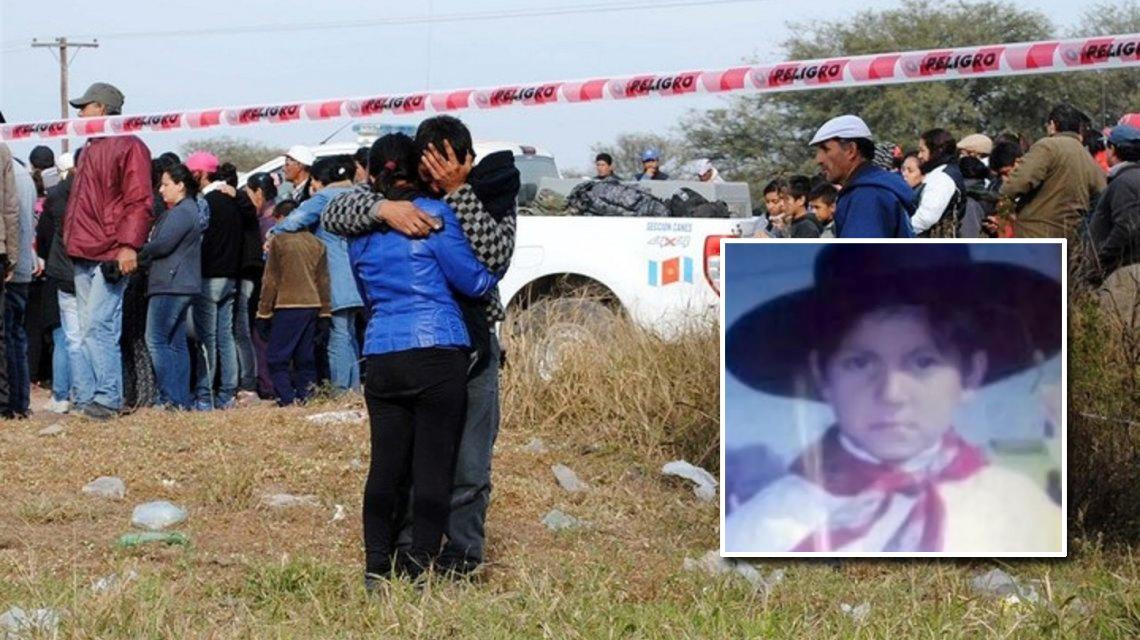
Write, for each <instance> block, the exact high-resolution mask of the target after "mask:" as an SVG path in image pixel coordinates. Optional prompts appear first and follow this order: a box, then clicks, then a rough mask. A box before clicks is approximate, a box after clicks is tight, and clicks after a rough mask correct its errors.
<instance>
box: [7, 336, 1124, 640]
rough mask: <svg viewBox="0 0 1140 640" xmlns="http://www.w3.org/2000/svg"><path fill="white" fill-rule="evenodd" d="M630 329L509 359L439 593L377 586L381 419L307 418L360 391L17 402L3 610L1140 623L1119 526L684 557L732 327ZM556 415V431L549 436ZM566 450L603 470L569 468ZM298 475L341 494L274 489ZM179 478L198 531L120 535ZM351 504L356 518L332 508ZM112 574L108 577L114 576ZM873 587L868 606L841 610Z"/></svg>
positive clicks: (390, 621) (129, 616)
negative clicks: (862, 548) (560, 353)
mask: <svg viewBox="0 0 1140 640" xmlns="http://www.w3.org/2000/svg"><path fill="white" fill-rule="evenodd" d="M619 333H620V334H621V335H612V336H607V340H606V341H605V345H606V346H605V348H604V349H581V350H577V351H575V352H574V353H572V354H571V355H570V356H569V357H568V358H567V359H566V361H565V362H564V364H563V368H562V370H561V371H560V374H559V377H558V378H557V379H556V380H555V381H554V382H552V383H549V384H548V383H543V382H542V381H541V380H539V379H538V377H537V376H536V374H535V372H534V371H533V370H532V368H530V367H528V366H523V365H522V364H521V360H520V362H518V363H516V364H515V365H514V366H511V367H510V368H509V369H508V370H507V371H506V372H505V374H504V379H503V383H504V392H503V395H504V420H503V427H502V431H501V434H500V437H499V440H498V444H497V448H496V454H495V459H494V468H495V482H496V485H495V492H494V498H493V503H492V507H491V511H490V516H489V524H488V537H489V556H490V557H489V560H490V564H489V566H488V568H487V571H486V572H485V574H484V575H483V576H482V579H481V580H480V581H478V582H474V583H451V582H445V581H436V582H432V583H429V584H428V586H427V587H426V588H425V589H423V590H422V591H421V590H417V589H415V588H413V587H412V586H410V585H408V584H403V583H395V584H394V585H393V586H392V588H391V589H389V590H388V591H387V592H384V593H382V594H380V595H379V596H375V597H368V596H366V595H365V593H364V591H363V589H362V587H361V570H362V566H361V563H362V553H361V550H360V526H361V525H360V516H359V512H360V501H361V487H362V484H363V480H364V466H363V465H364V464H365V463H366V462H367V459H368V451H367V439H366V426H365V425H364V424H363V423H346V424H337V425H331V426H318V425H314V424H312V423H310V422H308V421H306V420H305V416H306V415H310V414H313V413H317V412H322V411H329V410H336V409H340V408H350V407H354V406H359V401H357V403H356V404H354V401H353V399H351V398H348V399H341V400H338V401H328V402H326V403H324V404H321V405H319V406H310V407H306V408H294V409H277V408H273V407H264V406H258V407H249V408H243V409H238V410H233V411H228V412H224V413H213V414H185V415H170V414H165V413H160V412H156V411H150V410H147V411H142V412H139V413H137V414H134V415H131V416H128V417H125V418H122V419H120V420H117V421H115V422H111V423H94V422H88V421H85V420H82V419H79V418H68V419H65V420H63V421H62V424H63V427H64V433H63V434H62V435H58V436H51V437H48V436H39V435H37V432H38V431H39V430H40V429H42V428H43V427H45V426H47V425H49V424H51V423H52V422H53V420H51V419H49V418H47V417H46V416H42V415H40V416H37V417H36V418H34V419H33V420H32V421H29V422H7V423H4V424H3V425H0V613H2V612H3V611H5V610H7V609H8V608H9V607H11V606H20V607H22V608H24V609H27V610H31V609H36V608H41V607H49V608H52V609H54V610H56V611H58V612H59V613H60V622H59V626H58V630H57V633H58V636H59V637H67V638H351V637H397V638H402V637H409V638H412V637H422V638H445V637H461V638H591V639H592V638H619V637H620V638H939V639H941V638H979V637H987V638H988V637H1001V638H1041V637H1056V638H1135V637H1140V567H1138V563H1137V559H1136V558H1135V557H1133V556H1132V555H1131V553H1129V552H1128V551H1127V550H1126V548H1125V547H1122V546H1120V545H1118V544H1113V545H1112V546H1107V545H1106V544H1105V543H1102V542H1100V541H1099V540H1084V539H1079V538H1078V539H1076V540H1074V541H1073V542H1072V543H1071V544H1070V551H1071V557H1070V559H1068V560H1065V561H1055V562H1044V561H1041V562H989V561H978V562H951V561H945V562H922V563H919V562H845V563H842V564H840V565H838V566H832V565H829V564H825V563H811V562H766V563H758V565H757V566H758V568H759V569H760V570H761V571H762V572H764V573H768V572H770V571H772V570H774V569H777V568H783V569H784V570H785V577H784V579H783V580H782V581H781V582H779V583H777V584H775V585H773V586H772V587H771V588H770V589H761V590H757V589H755V588H753V586H752V585H751V584H750V583H749V582H747V581H746V580H745V579H743V578H742V577H740V576H738V575H735V574H727V575H720V576H713V575H708V574H705V573H703V572H700V571H691V570H684V569H683V568H682V564H683V562H684V560H685V558H687V557H691V558H698V557H700V556H703V555H704V554H705V553H706V552H707V551H709V550H710V549H715V548H716V547H717V544H718V536H717V526H718V516H717V508H716V506H715V504H708V503H703V502H700V501H698V500H697V499H696V498H695V496H694V495H693V492H692V491H691V489H690V487H689V486H688V485H687V484H686V483H685V482H683V481H679V480H676V479H672V478H666V477H663V476H662V475H661V474H660V473H659V470H660V467H661V465H662V464H663V463H664V462H667V461H669V460H672V459H675V458H678V457H684V458H686V459H688V460H691V461H694V462H700V463H702V464H705V465H706V466H709V467H710V468H712V469H713V470H714V471H715V467H714V465H715V460H716V457H717V455H716V440H717V421H716V415H717V411H716V408H717V402H718V400H717V378H716V371H717V348H716V345H717V337H716V333H715V332H714V331H713V330H709V329H704V330H695V331H694V332H693V333H692V334H691V335H690V336H689V337H687V338H685V339H682V340H679V341H676V342H672V343H668V344H666V343H662V342H660V341H658V340H655V339H653V338H650V337H647V336H644V335H640V334H638V333H637V332H635V331H633V330H631V329H628V328H624V329H621V330H620V331H619ZM515 353H516V354H517V353H519V350H518V349H516V350H515ZM535 437H538V438H541V439H542V440H543V441H544V443H545V446H546V448H547V451H545V452H542V453H535V452H533V451H532V449H531V448H529V447H527V445H528V443H529V442H530V441H531V439H532V438H535ZM556 463H564V464H567V465H569V466H570V467H572V468H573V469H574V470H575V471H576V472H577V473H578V475H579V476H580V477H581V478H582V479H583V480H585V481H586V482H587V483H588V484H589V485H590V489H589V490H588V491H586V492H584V493H581V494H570V493H567V492H565V491H563V490H562V489H561V488H559V486H558V485H557V483H556V482H555V480H554V477H553V475H552V474H551V472H550V466H551V465H553V464H556ZM101 475H115V476H119V477H121V478H122V479H123V480H124V481H125V482H126V484H127V496H126V499H125V500H122V501H114V500H106V499H100V498H95V497H92V496H87V495H84V494H82V493H81V492H80V489H81V488H82V487H83V485H84V484H86V483H87V482H89V481H91V480H92V479H94V478H96V477H98V476H101ZM277 492H289V493H294V494H312V495H314V496H316V498H317V500H318V501H319V505H320V506H299V507H293V508H288V509H270V508H266V507H263V506H261V505H260V500H261V496H262V495H264V494H267V493H277ZM157 499H167V500H171V501H173V502H175V503H177V504H179V505H181V506H183V507H185V508H186V509H187V510H188V511H189V514H190V516H189V519H188V520H187V521H186V522H185V523H184V524H183V525H180V526H179V527H177V530H179V531H182V532H184V533H185V534H186V535H187V536H189V538H190V540H191V545H190V546H189V547H187V548H183V547H141V548H136V549H131V550H123V549H118V548H116V546H115V545H114V542H115V540H116V538H117V537H118V536H119V535H120V534H122V533H124V532H127V531H129V530H130V529H131V527H130V523H129V522H130V516H131V510H132V508H133V506H134V505H136V504H138V503H141V502H145V501H149V500H157ZM336 505H342V506H343V507H344V509H345V513H346V514H347V517H345V518H344V519H341V520H334V519H333V514H334V512H335V510H336ZM554 508H558V509H561V510H563V511H565V512H567V513H569V514H571V515H573V516H576V517H578V518H582V519H584V520H586V521H588V525H586V526H583V527H582V528H579V529H574V530H567V531H561V532H557V533H555V532H552V531H550V530H548V529H547V528H546V527H545V526H544V525H543V524H542V523H541V522H540V521H541V519H542V517H543V516H544V515H545V514H546V513H547V512H548V511H550V510H551V509H554ZM995 567H1000V568H1002V569H1004V570H1005V571H1007V572H1008V573H1010V574H1012V575H1014V576H1016V577H1017V578H1018V579H1019V580H1021V581H1022V582H1023V583H1024V584H1031V585H1032V586H1034V588H1035V589H1036V591H1037V592H1038V593H1039V594H1040V598H1039V600H1038V602H1037V603H1030V602H1026V601H1023V602H1020V603H1016V604H1014V603H1009V602H1006V601H1002V600H1000V599H995V598H992V597H988V596H985V595H983V594H980V593H978V592H976V591H974V590H973V589H972V588H971V586H970V580H971V579H972V578H973V577H975V576H977V575H978V574H981V573H983V572H985V571H988V570H990V569H992V568H995ZM112 574H114V575H116V576H118V577H119V578H118V580H116V581H114V584H113V585H112V586H111V587H110V588H107V589H103V590H98V591H97V590H94V589H93V588H92V584H93V582H94V581H96V580H99V579H101V578H105V577H107V576H111V575H112ZM862 603H867V604H868V605H869V606H870V612H869V614H868V615H867V616H866V618H865V619H863V620H862V621H857V620H855V619H853V618H852V617H851V616H849V615H847V614H845V613H844V612H843V611H842V610H841V605H842V604H849V605H859V604H862ZM48 636H50V634H45V635H44V637H48ZM2 637H3V632H2V631H0V638H2ZM30 637H38V636H35V635H33V636H30Z"/></svg>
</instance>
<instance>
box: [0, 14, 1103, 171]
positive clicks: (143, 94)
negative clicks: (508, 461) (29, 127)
mask: <svg viewBox="0 0 1140 640" xmlns="http://www.w3.org/2000/svg"><path fill="white" fill-rule="evenodd" d="M657 4H658V6H657V7H654V8H647V7H649V6H650V3H649V2H646V1H645V0H627V1H626V2H621V3H613V2H609V3H605V2H599V1H598V0H578V1H575V0H525V1H524V0H483V1H481V2H479V3H477V4H476V3H473V2H464V1H462V0H427V1H425V0H420V1H418V2H402V3H398V2H391V1H387V0H381V1H365V0H327V1H325V2H320V3H312V2H308V1H302V0H274V1H272V2H270V1H265V0H242V1H241V2H233V1H230V2H220V1H214V0H199V1H198V2H193V3H185V2H168V3H156V2H153V0H149V1H146V2H143V1H140V0H121V1H115V0H104V1H100V2H89V1H88V2H76V1H72V0H66V1H57V2H54V3H52V5H51V6H52V9H51V11H50V12H49V11H48V10H47V9H45V6H46V5H45V4H44V3H40V2H31V1H25V0H19V1H17V0H0V111H3V113H4V115H5V117H6V118H7V120H8V122H23V121H37V120H46V119H54V118H58V117H59V70H58V69H59V67H58V63H57V62H56V59H55V58H53V56H52V53H51V50H50V49H33V48H31V47H30V46H29V45H30V43H31V40H32V38H39V39H40V40H41V41H43V40H49V41H50V40H51V39H53V38H55V37H57V36H67V37H69V38H71V39H81V38H87V39H90V38H98V40H99V42H100V47H99V48H97V49H83V50H81V51H80V52H79V53H78V55H77V56H76V57H75V59H74V61H73V63H72V67H71V77H70V82H71V92H70V93H71V94H72V97H75V96H78V95H80V94H81V93H82V91H83V89H84V88H86V87H87V85H89V84H90V83H92V82H96V81H106V82H110V83H112V84H114V85H116V86H118V87H119V88H120V89H121V90H122V91H123V93H124V94H125V95H126V102H125V105H124V110H123V111H124V113H125V114H130V113H150V112H162V111H168V110H179V109H194V108H207V107H221V106H234V105H247V104H266V103H276V102H289V101H295V100H313V99H320V98H337V97H355V96H368V95H377V94H390V93H402V92H409V91H421V90H424V89H461V88H470V87H485V86H497V85H503V84H512V83H529V82H536V81H548V80H569V79H578V78H587V77H608V76H615V75H628V74H635V73H640V72H670V71H684V70H693V69H715V68H724V67H728V66H732V65H736V64H740V63H741V62H744V61H751V60H755V61H757V62H775V61H779V60H781V59H782V56H780V54H779V51H780V43H781V42H783V41H784V40H786V39H787V38H788V37H789V35H790V34H791V31H790V27H789V26H788V24H789V22H805V21H810V20H813V19H817V18H818V17H820V16H826V17H828V18H829V19H831V18H834V19H843V18H845V17H848V16H853V15H854V14H855V13H857V12H858V11H860V10H862V9H884V8H889V7H892V6H895V5H896V4H897V3H896V2H894V1H893V0H889V1H888V0H864V1H863V2H859V3H852V2H848V1H846V0H815V1H814V2H812V3H811V4H810V5H803V4H795V3H782V2H779V0H744V1H732V0H714V1H713V2H709V0H692V1H691V2H685V1H684V0H681V1H680V2H678V1H677V0H659V2H658V3H657ZM1016 4H1017V5H1018V6H1019V7H1022V8H1026V9H1035V10H1039V11H1041V12H1043V13H1045V14H1046V15H1048V16H1050V17H1051V19H1052V20H1053V21H1054V23H1055V24H1056V25H1058V26H1060V27H1067V26H1068V25H1071V24H1074V23H1075V22H1076V21H1077V20H1078V18H1079V16H1080V13H1081V11H1082V9H1083V7H1085V6H1087V5H1088V2H1085V1H1078V2H1073V1H1072V0H1025V1H1021V2H1017V3H1016ZM602 6H605V7H611V8H613V7H620V6H633V7H635V9H633V10H627V11H606V12H600V11H599V10H598V9H597V8H598V7H602ZM555 10H559V11H561V10H565V12H564V13H560V14H557V15H518V14H519V12H528V11H529V12H535V11H539V12H541V11H555ZM473 13H477V14H480V15H481V18H480V19H479V20H477V21H474V20H457V19H454V18H449V16H457V15H469V14H473ZM512 14H514V15H512ZM409 19H413V20H414V19H418V21H413V22H409V21H408V20H409ZM916 19H918V17H916ZM398 20H404V22H402V23H396V22H393V21H398ZM384 21H388V22H387V23H384ZM314 24H315V25H322V26H321V28H312V29H299V28H297V27H299V26H302V25H314ZM353 24H357V25H363V26H349V25H353ZM219 29H227V30H238V31H237V32H224V33H203V31H209V30H215V31H216V30H219ZM170 31H179V32H182V33H181V34H180V35H175V34H170V33H169V32H170ZM187 32H189V33H187ZM976 44H986V43H976ZM725 100H726V98H724V97H712V96H703V97H692V98H688V97H686V98H670V99H668V100H634V101H626V102H621V103H618V102H613V101H604V102H597V103H582V104H575V105H556V106H548V107H541V108H529V109H527V108H517V107H516V108H507V109H502V110H497V111H495V112H473V111H469V112H463V113H460V114H458V115H459V116H460V117H461V118H463V119H464V121H466V122H467V123H468V125H469V127H470V128H471V130H472V132H473V135H474V136H475V137H476V138H477V139H498V140H511V141H515V142H520V143H522V144H530V145H534V146H538V147H540V148H543V149H546V150H548V151H550V152H551V153H553V154H554V155H555V157H556V159H557V160H558V162H559V164H560V166H561V167H563V168H564V169H565V168H576V169H579V170H586V169H587V168H588V167H591V166H592V164H593V157H592V155H591V153H590V147H591V145H593V144H595V143H598V142H611V141H613V140H614V139H615V138H616V137H617V136H618V135H619V134H621V133H633V132H666V133H667V132H670V131H673V130H675V128H676V127H677V126H678V123H679V121H680V119H681V118H682V117H683V116H684V115H685V114H686V113H688V112H689V111H690V110H694V109H695V110H706V109H709V108H715V107H717V106H721V105H722V104H724V102H725ZM346 122H347V121H346V120H338V121H330V122H322V123H301V124H290V125H258V126H254V127H244V128H242V129H229V130H223V129H214V130H211V131H210V132H206V133H203V132H193V133H168V134H143V136H142V137H143V139H144V141H146V142H147V144H148V145H150V147H151V149H152V152H154V153H155V155H157V154H158V153H161V152H163V151H167V150H174V151H177V150H178V148H179V146H180V145H181V144H183V143H184V142H186V141H188V140H190V139H194V138H201V137H205V136H212V135H219V134H226V135H232V136H235V137H239V138H246V139H252V140H258V141H261V142H265V143H269V144H273V145H277V146H281V147H287V146H289V145H291V144H294V143H303V144H316V143H318V142H320V141H321V140H323V139H324V138H326V137H328V136H329V135H330V134H333V133H334V132H335V131H336V130H337V129H338V128H340V127H342V126H343V125H344V124H345V123H346ZM376 122H385V123H392V124H409V123H410V124H415V123H416V121H414V120H412V121H409V120H407V119H403V120H401V119H398V118H393V119H389V120H378V121H376ZM332 139H333V140H334V141H352V140H354V139H355V135H354V134H353V133H352V132H351V131H350V130H349V129H345V130H343V131H341V133H339V134H337V135H336V136H335V137H334V138H332ZM35 144H37V143H35V142H32V143H26V142H19V143H12V144H10V146H11V147H12V150H13V153H14V154H16V155H17V156H18V157H21V158H26V157H27V155H28V153H29V152H30V151H31V148H32V147H33V146H34V145H35ZM53 147H54V148H56V149H58V144H53Z"/></svg>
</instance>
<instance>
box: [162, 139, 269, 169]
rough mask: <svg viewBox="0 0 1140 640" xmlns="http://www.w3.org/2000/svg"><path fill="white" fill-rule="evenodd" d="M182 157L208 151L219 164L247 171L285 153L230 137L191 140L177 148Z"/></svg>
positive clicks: (260, 144)
mask: <svg viewBox="0 0 1140 640" xmlns="http://www.w3.org/2000/svg"><path fill="white" fill-rule="evenodd" d="M179 151H180V152H181V153H182V157H183V158H185V157H186V156H188V155H190V154H191V153H193V152H195V151H209V152H210V153H212V154H214V155H215V156H217V157H218V160H219V161H221V162H232V163H233V164H234V166H235V167H237V170H238V171H249V170H251V169H253V168H255V167H257V166H258V165H260V164H262V163H263V162H265V161H267V160H270V159H272V158H275V157H277V156H279V155H282V154H283V153H285V150H284V149H281V148H279V147H274V146H271V145H267V144H264V143H262V142H256V141H253V140H243V139H240V138H233V137H230V136H217V137H213V138H203V139H201V140H191V141H189V142H186V143H184V144H183V145H182V146H181V147H179Z"/></svg>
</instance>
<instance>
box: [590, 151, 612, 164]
mask: <svg viewBox="0 0 1140 640" xmlns="http://www.w3.org/2000/svg"><path fill="white" fill-rule="evenodd" d="M594 162H604V163H606V164H608V165H610V166H613V163H614V157H613V156H611V155H610V154H608V153H599V154H598V155H596V156H594Z"/></svg>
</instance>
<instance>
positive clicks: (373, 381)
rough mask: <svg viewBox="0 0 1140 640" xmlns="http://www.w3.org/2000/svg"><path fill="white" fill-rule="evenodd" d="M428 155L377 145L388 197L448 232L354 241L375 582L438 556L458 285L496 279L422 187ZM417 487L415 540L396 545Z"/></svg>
mask: <svg viewBox="0 0 1140 640" xmlns="http://www.w3.org/2000/svg"><path fill="white" fill-rule="evenodd" d="M419 158H420V151H419V150H417V149H416V146H415V143H414V142H413V141H412V139H411V138H409V137H408V136H405V135H402V134H396V135H388V136H384V137H382V138H380V139H378V140H377V141H376V142H375V143H374V144H373V145H372V149H371V151H370V154H369V160H368V162H369V164H368V166H369V173H370V174H371V177H372V180H373V184H374V187H375V188H376V190H377V191H379V192H380V193H382V194H383V195H384V197H385V198H387V199H388V200H409V201H411V202H412V203H413V204H415V206H416V207H417V208H419V209H420V210H422V211H425V212H427V213H428V214H429V215H431V216H433V217H435V218H436V219H437V220H439V221H440V223H441V224H440V225H439V230H438V231H435V232H433V233H431V234H430V235H428V236H427V237H424V238H409V237H407V236H405V235H402V234H400V233H396V232H392V231H376V232H373V233H371V234H368V235H364V236H359V237H356V238H353V239H352V240H351V242H350V244H349V260H350V262H351V264H352V272H353V275H354V276H355V278H356V281H357V286H358V287H359V289H360V293H361V297H362V299H363V300H364V305H365V309H366V313H367V315H368V324H367V328H366V329H365V333H364V349H363V353H364V356H365V357H366V358H367V359H368V365H367V376H366V379H365V382H364V397H365V401H366V403H367V405H368V415H369V421H370V423H371V439H372V459H371V465H370V467H369V470H368V480H367V482H366V483H365V485H364V506H363V520H364V548H365V587H366V588H367V589H369V590H373V589H376V588H378V586H379V585H380V584H381V581H382V580H384V579H385V578H386V577H387V576H389V575H390V574H392V573H393V571H394V572H395V573H396V574H397V575H399V576H403V577H408V578H411V579H415V578H417V577H418V576H419V575H420V574H422V573H423V572H424V571H425V570H427V569H429V568H431V567H432V564H433V562H434V561H435V560H436V558H437V557H438V556H439V553H440V546H441V544H442V542H443V533H444V527H445V526H446V524H447V519H448V515H449V513H450V508H451V507H450V502H451V485H452V479H453V478H452V476H453V474H454V471H455V456H456V447H457V445H458V443H459V437H460V435H461V433H462V429H463V422H464V418H465V415H466V403H467V369H468V367H469V365H470V364H471V358H470V357H469V356H470V353H471V351H470V345H471V340H470V337H469V336H468V334H467V328H466V326H465V324H464V321H463V315H462V313H461V311H460V309H459V305H458V304H457V303H456V301H455V297H454V294H453V291H454V292H456V293H459V294H462V295H465V296H470V297H475V298H479V297H482V296H484V295H486V294H487V293H488V292H489V291H491V289H492V288H494V286H495V284H496V283H497V282H498V279H499V277H498V276H497V275H496V274H493V273H491V272H489V271H487V269H486V268H485V267H484V266H483V264H482V263H481V262H479V261H478V260H477V259H476V257H475V254H474V253H473V252H472V250H471V246H470V245H469V244H468V243H467V238H466V236H464V234H463V230H462V229H461V228H460V226H459V219H458V218H457V217H456V215H455V213H454V212H453V211H452V210H451V208H450V207H449V206H448V205H447V204H445V203H444V202H442V201H440V200H435V199H431V198H429V197H427V196H426V195H425V194H426V193H427V185H425V184H424V183H423V182H422V180H421V178H420V174H419ZM409 485H410V486H411V487H412V490H413V493H412V495H413V498H412V502H413V508H412V513H413V521H412V545H411V548H410V549H408V550H404V549H403V548H401V549H399V550H398V549H396V545H395V542H396V537H397V534H398V532H399V529H400V522H401V519H402V517H403V514H404V513H405V511H406V507H407V499H408V498H407V496H408V492H407V488H408V486H409Z"/></svg>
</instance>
